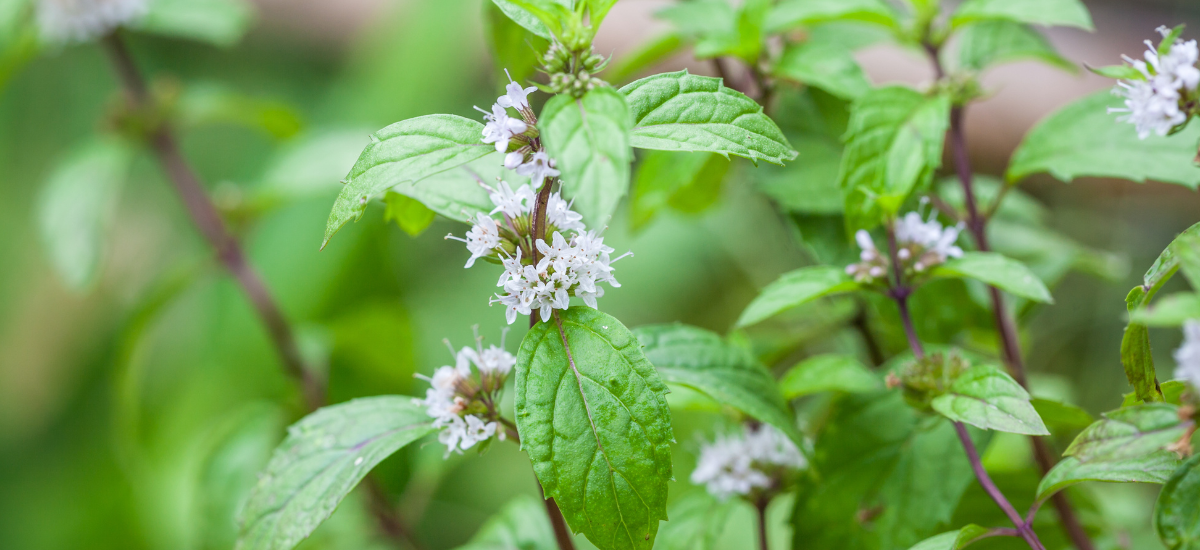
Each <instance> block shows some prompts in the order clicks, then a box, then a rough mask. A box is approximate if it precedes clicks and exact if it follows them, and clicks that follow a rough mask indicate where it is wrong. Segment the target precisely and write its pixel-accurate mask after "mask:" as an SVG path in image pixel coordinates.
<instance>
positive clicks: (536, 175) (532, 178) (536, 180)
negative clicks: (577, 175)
mask: <svg viewBox="0 0 1200 550" xmlns="http://www.w3.org/2000/svg"><path fill="white" fill-rule="evenodd" d="M554 166H555V163H554V159H551V158H550V156H549V155H547V154H546V152H545V151H538V152H536V153H534V154H533V156H532V157H530V159H529V162H526V163H524V164H522V165H520V166H517V168H516V171H517V173H518V174H520V175H522V176H529V182H530V183H531V184H532V185H533V186H534V187H541V186H542V182H544V181H545V179H546V178H556V177H558V176H559V171H558V170H555V169H554Z"/></svg>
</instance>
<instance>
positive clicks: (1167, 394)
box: [1121, 380, 1188, 407]
mask: <svg viewBox="0 0 1200 550" xmlns="http://www.w3.org/2000/svg"><path fill="white" fill-rule="evenodd" d="M1158 387H1159V390H1161V391H1162V402H1164V403H1170V404H1172V405H1182V404H1183V394H1184V393H1185V392H1187V391H1188V385H1187V383H1186V382H1184V381H1182V380H1167V381H1166V382H1163V383H1162V384H1159V386H1158ZM1123 397H1124V398H1123V399H1122V400H1121V406H1122V407H1132V406H1135V405H1142V404H1145V403H1146V401H1145V400H1144V399H1141V398H1139V397H1138V396H1137V392H1129V393H1127V394H1125V395H1124V396H1123Z"/></svg>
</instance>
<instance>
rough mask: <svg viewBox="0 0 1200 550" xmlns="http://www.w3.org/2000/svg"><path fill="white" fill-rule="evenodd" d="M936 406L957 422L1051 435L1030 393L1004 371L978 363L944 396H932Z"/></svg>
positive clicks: (954, 383)
mask: <svg viewBox="0 0 1200 550" xmlns="http://www.w3.org/2000/svg"><path fill="white" fill-rule="evenodd" d="M932 405H933V409H934V410H936V411H937V412H939V413H941V414H942V415H943V416H945V417H946V418H949V419H950V420H953V421H955V422H965V423H967V424H970V425H972V426H975V427H977V428H981V429H984V430H998V431H1002V432H1009V433H1017V434H1025V435H1050V431H1049V430H1047V429H1046V425H1045V424H1044V423H1043V422H1042V418H1041V417H1039V416H1038V413H1037V410H1035V409H1034V408H1033V405H1032V404H1030V403H1029V392H1026V391H1025V388H1022V387H1021V385H1020V384H1018V383H1017V381H1016V380H1013V379H1012V377H1011V376H1009V375H1008V374H1006V373H1005V372H1004V371H1001V370H1000V369H998V368H996V367H993V366H991V365H975V366H973V367H971V368H969V369H967V371H966V372H964V373H962V374H961V375H959V377H958V378H957V379H955V380H954V382H953V383H952V384H950V390H949V391H948V392H947V393H946V394H945V395H939V396H937V397H935V398H933V402H932Z"/></svg>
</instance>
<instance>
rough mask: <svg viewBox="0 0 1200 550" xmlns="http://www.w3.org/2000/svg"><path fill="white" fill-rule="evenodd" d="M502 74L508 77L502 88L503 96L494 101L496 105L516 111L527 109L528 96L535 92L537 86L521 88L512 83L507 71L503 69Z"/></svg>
mask: <svg viewBox="0 0 1200 550" xmlns="http://www.w3.org/2000/svg"><path fill="white" fill-rule="evenodd" d="M504 74H505V75H506V76H508V85H507V86H505V87H504V91H505V94H504V95H502V96H500V97H499V98H498V99H496V104H497V105H500V106H501V107H505V108H512V109H518V110H522V109H529V94H531V93H533V92H535V91H537V86H530V87H528V88H522V87H521V85H520V84H518V83H516V82H513V79H512V75H510V74H508V69H504Z"/></svg>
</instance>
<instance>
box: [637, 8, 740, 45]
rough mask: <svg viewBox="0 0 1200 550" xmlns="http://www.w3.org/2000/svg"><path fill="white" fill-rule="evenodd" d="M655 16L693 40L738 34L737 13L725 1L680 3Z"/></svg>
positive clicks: (664, 9) (659, 11)
mask: <svg viewBox="0 0 1200 550" xmlns="http://www.w3.org/2000/svg"><path fill="white" fill-rule="evenodd" d="M654 16H655V17H657V18H659V19H664V20H666V21H669V22H671V24H672V25H674V26H675V28H676V29H677V30H678V31H679V32H680V33H681V34H683V35H685V36H689V37H692V38H700V37H704V36H712V35H722V34H733V35H736V33H737V27H736V26H735V21H736V20H737V12H736V11H735V10H734V8H733V6H732V5H731V4H730V3H729V2H726V1H724V0H691V1H688V2H678V3H675V4H672V5H671V6H669V7H666V8H663V9H661V10H658V11H656V12H654ZM733 40H736V37H735V38H733Z"/></svg>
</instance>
